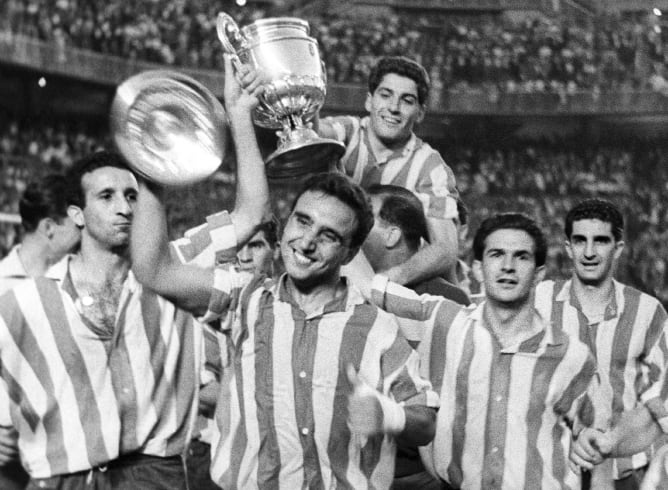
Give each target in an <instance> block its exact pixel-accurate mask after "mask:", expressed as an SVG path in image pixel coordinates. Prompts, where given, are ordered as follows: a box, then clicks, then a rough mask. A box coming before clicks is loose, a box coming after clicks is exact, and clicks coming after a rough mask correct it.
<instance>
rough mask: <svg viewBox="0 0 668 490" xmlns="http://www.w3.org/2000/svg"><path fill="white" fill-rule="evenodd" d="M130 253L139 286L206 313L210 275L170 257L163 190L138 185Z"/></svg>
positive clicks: (189, 308) (208, 272) (183, 305)
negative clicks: (140, 284)
mask: <svg viewBox="0 0 668 490" xmlns="http://www.w3.org/2000/svg"><path fill="white" fill-rule="evenodd" d="M130 250H131V253H132V271H133V273H134V274H135V276H136V277H137V280H138V281H139V282H141V283H142V284H143V285H144V286H146V287H147V288H149V289H151V290H153V291H155V292H156V293H158V294H159V295H161V296H164V297H166V298H168V299H170V300H172V301H174V302H175V303H176V304H177V305H178V306H180V307H181V308H183V309H185V310H188V311H191V312H192V313H195V314H198V315H199V314H203V313H204V312H205V311H206V309H207V306H208V304H209V299H210V296H211V288H212V285H213V271H212V269H202V268H199V267H192V266H186V265H184V264H181V263H180V262H179V261H178V260H176V259H175V258H174V257H173V256H172V254H171V253H170V250H169V243H168V240H167V217H166V212H165V205H164V202H163V199H162V189H159V188H157V187H156V186H154V185H151V184H147V183H145V182H144V183H140V187H139V195H138V196H137V203H136V205H135V209H134V217H133V220H132V232H131V239H130ZM212 266H213V264H212Z"/></svg>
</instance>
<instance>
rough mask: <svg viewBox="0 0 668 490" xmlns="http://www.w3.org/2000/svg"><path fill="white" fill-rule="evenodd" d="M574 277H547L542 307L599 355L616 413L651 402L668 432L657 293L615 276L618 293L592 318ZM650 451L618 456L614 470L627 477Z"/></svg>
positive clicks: (666, 345) (666, 355) (663, 329)
mask: <svg viewBox="0 0 668 490" xmlns="http://www.w3.org/2000/svg"><path fill="white" fill-rule="evenodd" d="M571 284H572V280H570V279H569V280H567V281H544V282H542V283H540V284H539V285H538V287H537V289H536V308H537V309H538V310H539V311H541V313H542V314H543V315H544V316H545V318H549V319H550V320H551V321H552V322H553V323H554V324H555V325H559V326H560V327H561V328H563V329H564V330H565V331H566V332H567V333H569V334H571V335H574V336H576V337H578V338H579V339H580V340H582V341H583V342H584V343H585V344H587V345H588V346H589V348H590V349H591V351H592V353H593V354H594V356H595V357H596V360H597V363H598V371H599V374H600V377H601V388H602V393H603V394H604V396H605V399H606V400H607V401H608V403H609V405H610V411H611V413H612V414H613V421H614V420H615V417H616V416H617V417H618V416H619V415H620V414H621V413H622V412H624V411H627V410H631V409H633V408H635V407H637V406H638V405H640V404H645V405H646V406H647V408H648V409H649V410H650V412H651V413H652V414H653V416H654V417H655V418H656V420H657V421H658V422H659V423H660V425H661V427H662V429H663V431H664V432H667V433H668V411H666V408H665V407H664V402H665V401H666V399H667V398H668V396H667V395H668V393H666V390H667V388H668V387H666V385H665V375H666V362H667V361H668V339H667V338H666V333H667V328H668V317H667V315H666V311H665V310H664V308H663V306H661V303H659V301H658V300H656V299H655V298H653V297H652V296H650V295H648V294H645V293H641V292H640V291H638V290H636V289H634V288H632V287H630V286H626V285H624V284H622V283H620V282H617V281H614V282H613V285H614V295H613V297H612V300H611V302H610V303H609V304H608V305H607V307H606V309H605V313H604V315H603V317H602V318H601V319H599V320H597V321H596V322H590V321H589V320H588V319H587V317H586V316H585V314H584V313H583V312H582V309H581V307H580V302H579V301H578V299H577V297H576V296H575V293H574V291H573V290H572V288H571ZM650 458H651V454H650V452H649V450H648V451H647V452H643V453H639V454H635V455H633V456H631V457H626V458H616V459H615V460H614V462H613V474H614V477H615V478H616V479H618V478H623V477H624V476H626V475H627V474H628V473H629V472H630V471H631V470H632V469H634V468H640V467H643V466H645V465H646V464H647V463H648V462H649V460H650Z"/></svg>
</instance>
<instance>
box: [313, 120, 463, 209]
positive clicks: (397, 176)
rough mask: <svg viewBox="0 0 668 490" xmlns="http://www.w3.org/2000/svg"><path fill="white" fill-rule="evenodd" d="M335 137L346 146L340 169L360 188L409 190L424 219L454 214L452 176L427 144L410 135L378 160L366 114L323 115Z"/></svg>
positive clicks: (455, 205)
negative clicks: (420, 205)
mask: <svg viewBox="0 0 668 490" xmlns="http://www.w3.org/2000/svg"><path fill="white" fill-rule="evenodd" d="M324 121H326V122H328V123H329V124H331V126H332V128H333V130H334V132H335V133H336V139H337V140H339V141H341V142H342V143H343V144H344V145H345V146H346V151H345V153H344V155H343V157H341V160H340V162H339V167H340V169H341V170H342V171H343V172H344V173H345V174H346V175H348V176H349V177H351V178H352V179H353V180H354V181H355V182H357V183H358V184H360V185H361V186H362V187H364V188H367V187H369V186H371V185H373V184H392V185H398V186H401V187H405V188H406V189H408V190H410V191H412V192H413V193H414V194H415V195H416V196H417V197H418V198H419V199H420V201H421V202H422V205H423V207H424V212H425V215H426V216H427V217H428V218H437V219H454V218H456V217H457V201H456V198H457V196H458V192H457V188H456V183H455V176H454V174H453V172H452V170H451V169H450V167H448V166H447V165H446V163H445V162H444V161H443V158H441V155H440V154H439V153H438V152H437V151H436V150H434V149H433V148H432V147H431V146H429V145H428V144H427V143H425V142H424V141H422V140H421V139H420V138H418V137H417V136H416V135H415V134H412V135H411V138H410V140H408V143H406V145H405V146H404V147H402V148H401V149H400V150H397V151H395V152H394V153H393V154H392V155H390V157H389V158H388V159H387V160H385V161H378V160H377V159H376V157H375V156H374V154H373V152H372V150H371V144H370V142H369V129H368V125H369V117H368V116H367V117H364V118H362V119H360V118H358V117H354V116H336V117H328V118H325V119H324Z"/></svg>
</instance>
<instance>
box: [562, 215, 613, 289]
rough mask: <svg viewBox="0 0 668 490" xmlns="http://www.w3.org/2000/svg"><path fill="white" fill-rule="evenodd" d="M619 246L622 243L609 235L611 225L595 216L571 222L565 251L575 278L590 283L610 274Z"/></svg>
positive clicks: (596, 283)
mask: <svg viewBox="0 0 668 490" xmlns="http://www.w3.org/2000/svg"><path fill="white" fill-rule="evenodd" d="M623 248H624V242H622V241H619V242H618V241H616V240H615V237H614V235H613V234H612V225H611V224H610V223H607V222H605V221H601V220H599V219H583V220H579V221H574V222H573V230H572V231H571V236H570V237H569V239H568V240H567V241H566V253H567V254H568V256H569V257H570V258H571V260H573V267H574V270H575V275H576V277H577V278H578V279H579V280H580V281H581V282H582V283H583V284H587V285H591V286H597V285H599V284H601V283H603V282H604V281H605V280H607V279H610V278H611V277H612V274H613V272H614V265H615V262H616V261H617V259H618V258H619V256H620V255H621V253H622V250H623Z"/></svg>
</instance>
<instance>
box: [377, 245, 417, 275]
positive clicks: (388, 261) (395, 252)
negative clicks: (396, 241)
mask: <svg viewBox="0 0 668 490" xmlns="http://www.w3.org/2000/svg"><path fill="white" fill-rule="evenodd" d="M413 254H414V252H411V251H410V250H409V249H408V248H407V247H406V246H405V245H403V244H400V245H398V246H396V247H394V248H389V249H385V253H384V254H383V255H382V257H379V258H378V259H377V260H378V266H377V269H378V270H376V271H375V272H377V273H383V272H384V271H386V270H388V269H391V268H392V267H396V266H398V265H401V264H403V263H404V262H406V261H407V260H408V259H410V258H411V257H412V256H413Z"/></svg>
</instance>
